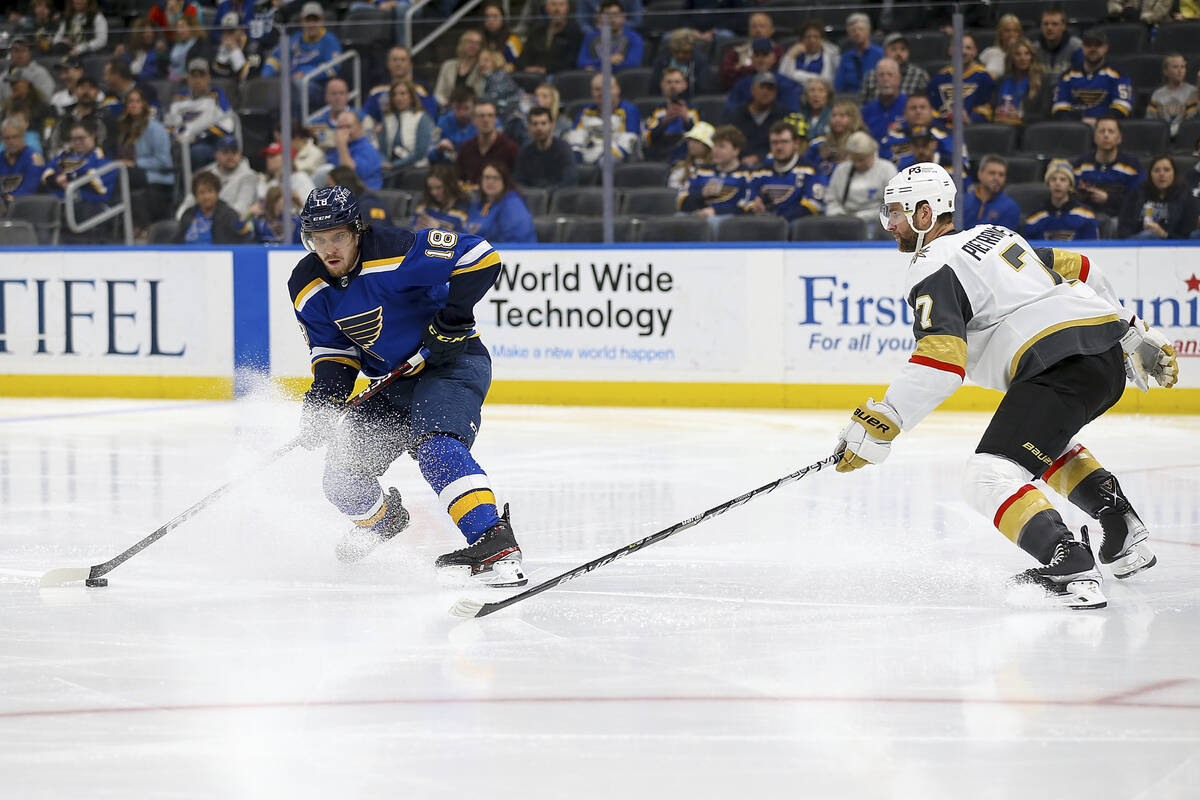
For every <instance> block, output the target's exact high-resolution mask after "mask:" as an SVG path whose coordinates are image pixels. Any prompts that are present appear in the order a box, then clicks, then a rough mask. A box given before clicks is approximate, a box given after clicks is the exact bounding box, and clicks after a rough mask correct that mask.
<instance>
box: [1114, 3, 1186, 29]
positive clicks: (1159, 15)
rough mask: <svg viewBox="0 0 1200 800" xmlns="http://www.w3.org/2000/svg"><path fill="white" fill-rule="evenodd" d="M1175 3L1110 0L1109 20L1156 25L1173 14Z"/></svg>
mask: <svg viewBox="0 0 1200 800" xmlns="http://www.w3.org/2000/svg"><path fill="white" fill-rule="evenodd" d="M1173 5H1174V3H1172V2H1171V0H1108V20H1109V22H1139V21H1140V22H1141V23H1142V24H1144V25H1147V26H1149V27H1154V26H1155V25H1158V24H1159V23H1160V22H1164V21H1166V19H1167V18H1168V17H1170V16H1171V7H1172V6H1173Z"/></svg>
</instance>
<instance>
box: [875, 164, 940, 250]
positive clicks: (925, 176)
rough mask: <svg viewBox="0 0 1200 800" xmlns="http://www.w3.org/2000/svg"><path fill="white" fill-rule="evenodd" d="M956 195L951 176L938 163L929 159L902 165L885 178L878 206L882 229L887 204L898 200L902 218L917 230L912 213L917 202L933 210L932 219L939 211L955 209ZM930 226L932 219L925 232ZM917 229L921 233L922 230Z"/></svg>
mask: <svg viewBox="0 0 1200 800" xmlns="http://www.w3.org/2000/svg"><path fill="white" fill-rule="evenodd" d="M957 194H958V190H957V189H956V188H955V186H954V179H953V178H951V177H950V173H949V172H946V170H945V169H943V168H942V166H941V165H940V164H934V163H933V162H928V161H927V162H924V163H921V164H913V165H912V166H911V167H905V168H904V169H902V170H900V171H899V172H897V173H896V175H895V176H894V177H893V178H892V179H891V180H890V181H888V184H887V187H886V188H885V189H884V190H883V206H882V207H881V208H880V209H879V221H880V222H881V223H882V224H883V228H884V230H887V227H888V216H889V215H888V206H889V205H890V204H892V203H898V204H899V205H900V208H901V209H902V210H903V212H904V218H905V219H907V220H908V224H909V227H911V228H913V230H914V231H916V226H914V225H913V219H912V217H913V212H915V211H916V210H917V204H918V203H920V202H921V201H925V202H926V203H929V207H930V209H931V210H932V211H933V220H936V219H937V218H938V217H939V216H941V215H942V214H945V213H948V212H950V213H952V212H953V211H954V197H955V195H957ZM932 228H933V221H931V222H930V227H929V229H927V230H925V231H924V233H928V232H929V230H932ZM916 232H917V233H922V231H916Z"/></svg>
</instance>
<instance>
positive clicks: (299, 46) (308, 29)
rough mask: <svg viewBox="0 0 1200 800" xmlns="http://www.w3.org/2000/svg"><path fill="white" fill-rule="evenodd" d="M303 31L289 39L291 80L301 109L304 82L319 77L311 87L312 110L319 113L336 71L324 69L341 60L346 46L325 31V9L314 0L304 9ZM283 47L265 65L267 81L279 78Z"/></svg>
mask: <svg viewBox="0 0 1200 800" xmlns="http://www.w3.org/2000/svg"><path fill="white" fill-rule="evenodd" d="M300 27H301V30H300V32H299V33H293V34H292V35H291V37H290V38H289V39H288V48H289V50H288V52H289V54H290V59H289V63H290V65H291V70H292V74H291V79H292V84H293V85H294V87H295V93H294V98H293V99H294V102H295V103H297V105H298V104H299V102H300V100H299V98H300V92H301V91H302V86H301V81H302V80H303V79H304V78H305V77H306V76H308V75H312V74H314V73H317V74H318V77H317V78H315V79H314V80H312V81H310V82H309V84H308V106H309V108H313V109H315V108H318V107H320V105H321V97H322V95H323V94H324V93H325V81H327V80H328V79H329V78H331V77H332V76H333V71H332V70H329V69H321V65H322V64H327V63H329V62H330V61H332V60H333V59H335V58H337V57H338V56H340V55H341V54H342V44H341V42H339V41H338V38H337V37H336V36H334V35H333V34H332V33H330V32H329V31H328V30H327V29H326V28H325V10H324V9H323V8H321V4H320V3H316V2H311V0H310V2H307V3H305V4H304V5H303V6H301V7H300ZM281 46H282V43H281V44H280V45H277V46H276V47H275V50H274V51H273V52H272V53H271V55H270V56H269V57H268V58H267V60H266V62H265V63H264V64H263V70H262V75H263V77H264V78H270V77H274V76H276V75H278V74H279V52H280V51H279V48H280V47H281Z"/></svg>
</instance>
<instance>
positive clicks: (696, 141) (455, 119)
mask: <svg viewBox="0 0 1200 800" xmlns="http://www.w3.org/2000/svg"><path fill="white" fill-rule="evenodd" d="M455 5H456V3H455V2H454V1H453V0H445V1H444V2H440V3H435V4H431V6H429V7H428V8H427V9H426V11H425V12H423V13H424V14H429V13H433V12H436V13H437V14H442V15H445V14H448V13H450V12H451V11H453V9H454V7H455ZM978 5H979V8H975V7H974V6H972V8H971V10H970V14H969V15H968V17H969V19H968V22H969V24H970V27H969V29H968V30H967V32H966V33H965V35H964V36H963V38H962V40H961V41H962V48H961V54H960V55H961V59H962V65H963V68H962V74H961V81H962V86H963V98H962V104H961V106H962V107H961V112H960V113H959V115H958V116H957V117H955V116H954V114H953V113H952V100H953V94H954V82H955V77H956V76H955V75H954V73H953V69H952V67H951V66H950V63H951V62H952V60H953V56H955V55H958V54H955V53H952V52H951V45H950V42H951V38H950V37H949V36H948V32H949V31H948V27H947V26H946V24H945V23H946V19H945V16H944V14H941V11H944V9H941V8H940V6H935V7H932V9H931V10H928V13H927V14H925V15H924V16H921V15H917V16H915V17H914V15H913V12H914V11H915V10H916V9H917V7H918V4H916V3H911V4H910V3H904V2H900V0H897V2H895V3H890V4H884V5H878V6H868V7H865V8H864V10H863V11H855V12H853V13H850V14H848V15H846V16H845V17H844V18H834V17H831V16H830V14H828V13H824V14H820V15H819V16H818V17H815V18H812V19H810V18H808V16H807V13H809V12H806V11H804V10H790V9H784V8H781V9H780V10H778V11H768V10H764V7H763V6H761V5H758V4H757V3H754V4H752V3H750V2H747V1H743V0H645V2H642V0H539V1H538V2H535V0H529V2H527V3H526V5H525V8H524V9H523V10H522V11H521V14H520V16H519V17H517V18H515V19H509V18H507V17H506V15H505V11H504V6H503V5H502V4H500V3H497V2H486V3H484V4H483V5H482V6H479V7H477V8H476V9H474V10H472V12H471V14H470V16H468V17H466V18H465V19H464V20H463V21H462V22H461V23H460V25H458V26H457V27H456V28H454V29H453V30H452V31H451V32H450V33H448V34H447V35H446V42H445V44H444V47H445V48H446V49H440V47H441V46H439V45H437V44H436V43H435V46H433V47H427V48H425V49H423V50H422V51H421V53H420V55H421V56H423V57H424V58H423V59H422V60H421V61H420V63H414V58H413V56H412V54H411V53H410V51H409V50H408V49H406V48H405V47H403V46H401V45H400V44H399V42H400V41H402V40H403V37H404V36H405V34H406V33H407V30H406V27H405V26H406V24H407V17H406V12H407V10H408V8H409V4H408V3H405V2H396V0H355V2H345V3H340V4H334V3H324V4H323V3H319V2H314V0H220V2H219V3H218V2H216V0H207V2H195V1H193V0H158V2H154V1H153V0H150V2H138V0H107V1H106V0H65V2H64V1H63V0H32V2H29V3H26V4H22V7H21V8H18V9H16V10H14V11H12V12H9V13H8V14H7V16H6V18H4V19H0V45H2V46H3V47H4V48H5V49H6V51H7V52H6V57H5V60H4V61H3V62H2V63H0V74H2V76H3V79H2V80H0V133H2V134H3V150H2V152H0V156H2V157H0V198H2V203H0V216H3V215H5V214H7V215H8V216H10V217H20V216H21V214H20V213H19V210H20V209H22V208H23V207H24V205H25V204H24V203H23V200H22V198H24V197H26V196H43V197H46V196H48V197H55V198H58V199H59V200H60V201H63V200H64V199H65V198H66V197H68V194H69V196H70V197H72V198H73V204H74V205H73V208H72V209H71V211H72V212H73V217H74V219H75V220H76V221H80V220H87V219H88V218H90V217H93V216H95V215H97V214H100V213H102V212H103V211H104V210H105V208H106V207H109V206H111V205H112V204H114V203H116V202H123V201H126V200H127V201H128V206H129V208H130V209H131V213H132V217H133V223H134V227H135V228H136V231H137V237H138V240H139V241H145V240H147V239H148V238H152V239H155V240H156V241H174V242H178V243H196V244H209V243H211V244H226V243H244V242H262V243H280V242H281V241H282V238H283V230H284V229H285V227H286V225H285V222H286V221H287V220H288V219H289V218H294V216H295V214H296V213H297V212H298V210H299V207H300V205H302V203H303V200H304V197H305V196H306V195H307V192H308V191H310V190H311V188H312V187H314V186H321V185H327V184H329V183H331V182H337V183H344V184H350V185H352V187H353V188H355V189H356V191H358V192H360V193H361V194H362V195H363V197H362V198H361V201H362V204H363V207H364V209H365V212H364V213H365V214H367V215H368V217H369V222H371V224H375V225H400V226H436V227H442V228H446V229H453V230H459V231H470V232H473V233H480V234H482V235H486V236H488V237H489V238H491V239H492V240H494V241H497V242H516V243H520V242H532V241H537V240H538V238H539V237H540V238H542V239H547V238H549V239H551V240H555V239H558V238H559V237H565V238H564V239H563V240H571V238H572V235H573V234H572V230H577V231H579V234H578V235H580V236H594V231H591V230H590V229H588V228H587V227H586V226H578V227H577V228H574V229H573V228H571V226H570V225H566V226H564V225H563V224H562V221H564V220H568V219H570V218H571V217H573V216H582V217H588V216H594V215H595V214H596V212H597V207H596V206H595V204H594V202H592V201H594V200H595V197H596V195H597V193H598V192H599V189H598V188H597V187H596V183H597V181H598V178H597V175H598V172H599V165H600V163H601V162H602V160H603V156H604V155H605V152H606V150H605V147H606V142H605V136H604V127H605V125H604V119H603V110H602V108H603V103H604V96H603V95H604V90H605V84H604V81H603V78H602V75H601V66H602V63H603V60H604V57H605V55H606V54H605V53H604V52H602V47H603V45H602V42H604V41H605V40H606V39H607V41H608V43H609V48H610V52H609V53H608V54H607V55H608V56H609V58H610V61H611V64H612V76H613V78H612V81H611V82H610V83H609V84H608V87H609V90H610V93H611V97H610V100H611V109H612V119H611V123H612V125H611V138H610V139H609V141H608V146H609V147H610V150H608V151H607V152H609V153H610V154H611V156H612V158H613V159H614V160H615V161H616V162H617V168H616V169H617V173H618V175H619V176H620V180H619V181H618V186H619V189H618V191H619V192H620V198H619V204H620V208H619V209H618V210H619V211H621V212H623V213H624V215H625V216H626V217H629V218H633V217H637V218H645V219H647V220H650V219H654V220H658V219H660V218H666V217H668V216H674V217H676V218H681V217H688V218H692V219H694V220H697V223H696V224H695V225H692V226H691V227H689V228H686V230H687V231H689V232H688V233H686V234H683V237H688V236H690V237H699V238H709V237H713V236H718V235H719V236H720V238H736V234H735V232H736V231H737V230H738V229H739V225H740V222H739V221H740V220H748V219H760V220H761V219H763V218H767V217H777V218H779V219H780V220H782V222H781V223H780V227H778V228H768V227H762V226H759V227H756V228H745V230H746V231H750V230H754V231H755V232H756V233H755V234H754V235H756V236H762V235H767V236H771V237H774V238H786V237H787V236H788V228H789V226H791V225H792V224H793V223H796V221H798V220H801V219H803V218H807V217H814V218H818V219H820V218H833V217H840V218H844V219H843V223H842V224H841V225H840V226H839V229H840V230H843V231H844V230H851V231H853V230H854V229H853V225H849V226H847V223H846V222H845V221H847V220H850V221H852V220H860V221H861V223H862V224H861V230H860V231H857V232H853V233H852V234H851V237H850V238H866V237H871V236H874V237H879V236H881V235H883V234H882V231H880V230H879V225H878V224H877V210H878V206H879V201H880V197H881V196H882V190H883V187H884V186H885V185H886V184H887V181H888V180H889V179H890V178H891V177H892V176H893V175H895V174H896V171H897V170H898V169H903V168H904V167H906V166H908V165H910V164H912V163H916V162H918V161H934V162H938V163H941V164H943V165H946V166H949V165H950V163H951V160H952V158H953V155H952V153H953V150H952V142H953V140H954V133H955V130H954V129H955V128H956V127H957V128H961V133H962V137H961V138H962V139H963V140H964V141H965V142H966V144H967V147H966V148H965V152H964V153H963V161H962V164H961V166H962V168H963V172H964V175H965V180H964V184H965V188H964V192H963V195H962V196H961V198H960V205H961V208H962V212H963V217H964V221H963V224H964V225H965V226H970V225H974V224H979V223H996V224H1001V225H1004V226H1006V227H1009V228H1012V229H1014V230H1018V231H1023V232H1024V233H1025V234H1026V235H1027V236H1029V237H1030V238H1036V239H1047V240H1073V239H1088V238H1117V237H1120V238H1138V239H1155V238H1163V239H1167V238H1169V239H1181V238H1189V237H1191V238H1200V231H1198V230H1197V228H1198V223H1200V165H1198V164H1197V161H1196V157H1197V155H1200V153H1198V152H1197V150H1198V148H1200V118H1198V107H1197V89H1196V82H1197V81H1196V79H1197V77H1200V75H1198V73H1197V72H1196V71H1195V70H1196V67H1197V63H1198V62H1200V37H1198V36H1196V34H1200V20H1198V19H1197V18H1198V17H1200V3H1197V2H1194V0H1182V2H1177V3H1174V4H1173V3H1171V2H1159V1H1158V0H1155V1H1154V2H1151V1H1150V0H1146V1H1145V2H1133V1H1132V0H1120V1H1119V2H1118V1H1117V0H1111V1H1110V2H1105V1H1104V0H1095V2H1090V3H1089V2H1081V1H1080V0H1076V1H1075V2H1072V3H1070V5H1069V6H1068V7H1067V8H1064V7H1061V6H1057V5H1053V4H1046V5H1043V6H1040V7H1038V10H1037V11H1036V12H1035V13H1036V18H1029V17H1026V18H1022V17H1020V16H1017V15H1015V14H1013V13H1007V12H1006V4H1005V3H1003V2H998V3H992V4H987V5H985V4H978ZM1015 7H1016V6H1014V8H1015ZM1020 7H1021V8H1024V9H1028V8H1029V4H1022V5H1021V6H1020ZM513 8H514V10H516V7H515V6H514V7H513ZM756 9H757V10H756ZM1068 9H1069V11H1068ZM821 10H822V9H821V8H820V7H816V6H814V7H813V8H812V9H810V11H811V12H817V11H821ZM881 18H882V19H883V24H880V20H881ZM281 22H286V24H287V26H288V27H287V30H288V36H287V38H286V39H284V38H283V37H282V36H281V35H280V27H281V26H280V23H281ZM602 26H607V31H604V30H602ZM605 33H607V36H605V35H604V34H605ZM281 48H286V50H287V59H284V58H283V52H282V51H281ZM351 49H354V50H355V52H357V53H358V57H359V59H360V60H361V64H362V70H361V75H362V80H363V84H362V85H361V86H359V85H357V84H356V81H355V78H356V76H357V75H358V74H360V73H359V72H357V71H351V70H350V69H349V68H348V66H347V65H348V62H345V61H339V60H338V59H339V58H340V57H342V55H343V54H344V53H346V52H348V51H349V50H351ZM435 53H438V54H440V55H443V56H445V57H444V58H440V59H438V58H433V55H434V54H435ZM285 60H286V62H287V63H288V68H287V74H286V75H285V74H282V70H283V63H284V62H285ZM281 81H287V82H288V83H289V84H290V86H289V88H290V96H291V97H292V108H291V109H289V110H288V111H287V112H285V113H288V114H289V116H291V117H292V120H291V131H292V137H291V141H290V142H288V143H287V144H286V145H285V144H284V143H282V142H281V141H280V137H279V124H278V123H279V120H278V109H279V100H278V98H279V96H280V92H279V91H278V90H279V89H280V87H279V83H280V82H281ZM264 85H269V86H271V87H273V88H274V89H276V92H275V93H274V94H271V95H269V96H270V97H271V98H272V100H271V103H273V104H274V106H272V105H271V103H267V104H262V105H258V106H253V105H251V104H250V102H251V98H252V97H253V96H255V94H254V92H253V91H251V90H252V89H255V88H262V87H263V86H264ZM302 109H305V110H307V111H308V112H311V113H309V114H308V116H304V112H303V111H302ZM285 147H286V150H285ZM289 156H290V159H291V174H292V179H291V180H292V183H291V186H290V188H291V192H290V197H285V193H284V189H283V187H282V186H281V176H282V172H283V162H284V159H285V158H286V157H289ZM113 163H117V164H120V165H123V171H124V173H125V175H126V177H127V179H128V187H129V197H128V198H123V197H121V192H122V188H121V185H122V184H121V181H119V180H118V172H117V171H116V170H114V169H113V168H112V167H110V166H109V165H110V164H113ZM68 187H71V188H70V190H69V189H68ZM43 207H44V206H43ZM59 211H60V213H61V214H63V215H65V214H66V209H65V208H63V207H60V209H59ZM815 226H816V223H814V224H813V225H812V226H806V227H808V228H809V230H810V233H808V234H806V235H805V236H804V237H803V238H820V237H819V236H817V237H814V236H813V235H812V234H811V230H814V229H815V230H818V231H819V228H816V227H815ZM57 227H58V228H61V231H60V232H59V233H58V234H56V235H59V236H60V237H61V240H62V241H68V242H74V241H81V242H89V241H90V242H96V241H110V240H112V238H113V236H114V233H115V232H116V227H115V223H113V222H106V223H102V224H99V225H97V226H95V227H94V228H92V229H90V230H87V231H84V232H81V233H77V232H72V231H70V230H68V229H67V228H68V226H66V225H65V224H63V223H59V225H58V226H57ZM77 227H78V226H77ZM659 227H661V230H662V231H666V230H667V229H669V228H670V227H671V226H669V225H663V226H656V225H653V224H649V223H646V224H631V225H627V226H624V227H621V228H620V229H621V230H622V231H625V232H626V234H627V235H634V236H636V237H638V238H646V237H648V236H650V235H654V234H655V233H656V232H660V231H658V228H659ZM676 227H677V228H678V226H676ZM679 229H680V230H683V229H682V228H679ZM633 231H637V233H630V232H633ZM764 231H765V232H766V233H764ZM664 235H666V234H664ZM797 238H800V237H797Z"/></svg>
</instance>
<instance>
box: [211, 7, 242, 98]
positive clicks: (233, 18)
mask: <svg viewBox="0 0 1200 800" xmlns="http://www.w3.org/2000/svg"><path fill="white" fill-rule="evenodd" d="M218 33H219V34H220V36H219V37H218V39H217V52H216V54H215V55H214V56H213V60H212V72H213V74H214V75H216V76H217V77H218V78H228V79H230V80H236V81H243V80H245V79H246V78H248V77H249V76H250V59H249V58H248V57H247V55H246V45H247V44H248V43H249V39H247V38H246V33H245V31H243V30H242V24H241V20H240V18H239V17H238V13H237V12H236V11H226V12H225V15H224V16H223V17H221V29H220V31H218Z"/></svg>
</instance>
